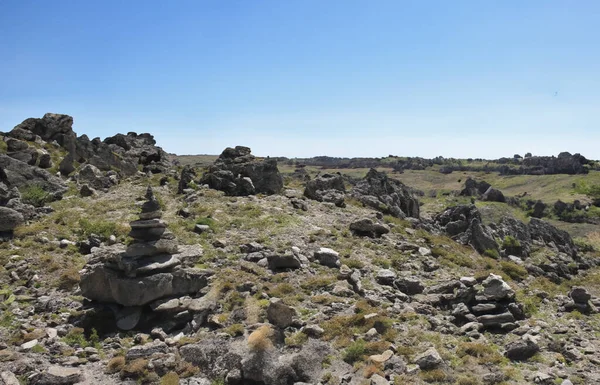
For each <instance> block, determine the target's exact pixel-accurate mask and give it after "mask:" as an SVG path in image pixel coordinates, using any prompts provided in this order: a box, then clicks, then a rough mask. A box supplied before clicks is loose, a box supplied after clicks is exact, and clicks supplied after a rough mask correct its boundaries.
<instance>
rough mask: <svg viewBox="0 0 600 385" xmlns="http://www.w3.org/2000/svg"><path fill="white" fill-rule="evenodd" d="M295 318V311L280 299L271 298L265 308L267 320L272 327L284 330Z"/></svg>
mask: <svg viewBox="0 0 600 385" xmlns="http://www.w3.org/2000/svg"><path fill="white" fill-rule="evenodd" d="M295 316H296V310H295V309H294V308H293V307H291V306H288V305H286V304H285V303H284V302H283V300H281V299H280V298H271V300H270V301H269V307H267V319H268V320H269V322H270V323H272V324H273V325H275V326H277V327H280V328H286V327H288V326H290V325H291V324H292V322H293V320H294V317H295Z"/></svg>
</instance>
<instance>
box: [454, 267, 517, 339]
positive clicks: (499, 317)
mask: <svg viewBox="0 0 600 385" xmlns="http://www.w3.org/2000/svg"><path fill="white" fill-rule="evenodd" d="M482 286H483V288H482V290H480V291H479V292H478V293H477V295H476V296H475V298H474V299H473V300H471V301H469V302H468V303H459V304H458V305H457V306H456V307H455V308H454V310H453V311H452V315H453V316H454V317H455V322H456V323H458V324H463V325H462V328H463V330H464V331H465V332H468V331H470V330H472V331H477V330H481V329H488V330H490V329H493V330H498V331H504V332H508V331H511V330H514V329H516V328H517V327H518V325H517V324H516V323H515V321H517V320H522V319H525V314H524V312H523V309H522V307H521V306H520V305H519V304H518V303H517V302H516V301H515V292H514V290H513V289H512V288H511V287H510V286H509V285H508V284H507V283H506V282H504V280H503V279H502V277H500V276H499V275H495V274H490V275H489V276H488V277H487V278H486V279H485V280H484V281H483V282H482ZM467 334H468V333H467Z"/></svg>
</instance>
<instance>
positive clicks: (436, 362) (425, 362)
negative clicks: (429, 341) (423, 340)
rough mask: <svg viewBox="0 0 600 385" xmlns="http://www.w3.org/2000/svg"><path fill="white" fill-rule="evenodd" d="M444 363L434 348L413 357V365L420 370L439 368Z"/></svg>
mask: <svg viewBox="0 0 600 385" xmlns="http://www.w3.org/2000/svg"><path fill="white" fill-rule="evenodd" d="M443 362H444V361H443V360H442V357H441V356H440V354H439V353H438V352H437V350H435V348H430V349H428V350H426V351H425V352H423V353H421V354H419V355H418V356H416V357H415V363H416V364H417V365H419V368H421V369H422V370H430V369H435V368H437V367H439V366H440V365H441V364H442V363H443Z"/></svg>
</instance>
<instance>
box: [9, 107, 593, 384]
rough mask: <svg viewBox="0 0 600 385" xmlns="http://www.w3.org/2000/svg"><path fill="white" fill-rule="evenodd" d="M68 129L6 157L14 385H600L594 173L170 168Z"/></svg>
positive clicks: (201, 164) (156, 152)
mask: <svg viewBox="0 0 600 385" xmlns="http://www.w3.org/2000/svg"><path fill="white" fill-rule="evenodd" d="M57 117H60V118H57ZM69 118H70V117H67V115H60V116H59V115H53V114H48V115H47V116H45V117H44V118H42V119H39V120H34V121H30V120H26V121H25V122H24V123H22V124H21V125H18V126H17V128H18V129H17V128H15V129H14V130H12V131H11V132H8V133H6V134H5V135H4V136H3V137H2V140H0V210H2V211H0V213H2V215H3V216H2V218H1V219H0V226H1V227H0V229H1V230H0V231H1V232H2V233H1V235H2V236H1V237H0V238H1V239H2V241H1V242H0V261H1V265H2V268H1V269H0V282H1V284H2V288H1V291H0V299H1V301H2V302H1V305H0V308H1V309H2V314H1V316H0V317H1V318H0V341H1V342H0V372H1V377H0V378H2V380H3V381H4V383H6V384H11V385H12V384H16V383H23V384H74V383H82V384H114V383H132V384H133V383H148V384H151V383H153V384H154V383H155V384H188V385H192V384H214V385H217V384H230V385H234V384H265V385H268V384H282V385H283V384H286V385H287V384H297V385H300V384H306V383H308V384H331V385H333V384H377V385H379V384H458V385H469V384H563V385H568V384H569V383H571V384H595V383H599V382H600V370H598V365H599V364H600V315H599V314H598V306H600V229H599V227H598V226H599V225H598V224H596V223H595V222H594V220H595V218H594V216H595V210H596V206H594V204H595V203H596V202H594V199H593V197H592V196H591V195H590V194H589V192H590V190H589V188H588V187H589V186H593V185H600V172H599V171H596V170H595V169H594V168H593V167H586V170H585V173H579V174H570V175H569V174H560V173H558V174H551V175H548V174H545V175H528V174H520V175H506V174H502V173H501V172H498V171H473V170H470V171H467V170H465V171H460V170H454V171H452V173H441V172H440V170H439V168H440V165H436V166H435V167H430V168H426V169H423V170H411V169H404V170H403V172H402V173H400V172H398V169H397V168H396V171H397V172H394V169H393V168H392V167H389V166H387V167H384V166H381V165H379V167H376V168H373V169H371V168H370V167H371V166H369V167H367V168H351V169H348V168H339V167H335V168H324V167H323V166H316V165H304V166H303V167H298V166H297V164H288V163H286V161H283V162H282V160H281V159H280V160H279V162H278V161H277V160H276V159H262V158H256V157H254V156H253V155H252V154H251V150H250V149H249V148H246V147H241V146H238V147H235V148H227V149H225V150H224V151H223V153H222V154H221V155H220V156H218V157H217V156H214V157H213V156H199V157H192V156H189V157H175V160H176V162H174V163H173V162H172V160H173V157H172V156H170V155H167V154H166V153H164V151H162V149H160V147H157V146H156V143H155V142H154V140H153V138H152V136H151V135H149V134H139V135H138V134H134V133H130V134H128V135H117V136H115V137H113V138H107V139H106V140H104V141H101V140H100V139H93V140H91V141H90V140H89V139H88V138H87V137H84V136H77V135H76V134H75V133H74V132H73V131H72V127H71V126H72V118H70V119H69ZM26 122H27V123H26ZM57 122H58V123H57ZM25 123H26V124H25ZM42 128H43V129H42ZM50 128H52V129H53V130H50ZM17 136H18V138H17ZM34 153H35V154H37V155H32V154H34ZM42 158H44V159H46V160H48V159H47V158H49V159H50V163H48V162H46V161H45V162H43V163H42V162H41V159H42ZM61 165H62V166H63V167H61ZM46 166H48V167H46ZM66 166H69V167H66ZM588 166H589V165H588ZM468 178H471V179H470V180H471V181H472V182H467V180H468ZM484 181H485V182H487V184H489V186H488V185H487V184H484V183H483V182H484ZM469 183H471V184H469ZM482 186H485V188H483V187H482ZM480 190H485V191H483V192H482V191H480ZM463 191H465V192H463ZM499 192H500V193H501V194H499ZM524 193H526V194H524ZM501 198H502V199H501ZM529 200H531V201H532V202H533V204H532V205H531V207H529V206H528V203H527V201H529ZM559 200H560V201H561V202H565V203H568V204H571V206H569V207H567V208H564V209H562V210H558V209H557V208H556V207H557V206H556V205H555V203H556V202H557V201H559ZM575 201H579V202H580V203H579V204H577V205H575V204H574V202H575ZM538 202H540V204H542V205H540V204H538ZM559 206H560V205H559ZM575 206H577V207H575ZM536 207H537V209H536ZM560 207H562V206H560ZM557 210H558V211H557ZM569 210H570V211H569ZM566 212H570V213H574V214H571V215H570V216H567V215H565V214H564V213H566ZM538 214H539V215H538ZM575 214H577V215H578V217H577V218H579V217H582V218H583V219H582V220H581V222H569V221H568V220H570V219H573V218H575V217H576V215H575ZM561 229H562V230H566V231H562V230H561ZM11 381H12V382H11ZM15 381H17V382H15Z"/></svg>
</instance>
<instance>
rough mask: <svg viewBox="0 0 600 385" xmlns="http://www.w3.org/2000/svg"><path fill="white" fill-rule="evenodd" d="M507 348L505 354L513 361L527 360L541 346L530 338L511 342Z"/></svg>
mask: <svg viewBox="0 0 600 385" xmlns="http://www.w3.org/2000/svg"><path fill="white" fill-rule="evenodd" d="M505 349H506V352H505V353H504V355H505V356H506V357H507V358H508V359H510V360H512V361H526V360H527V359H529V358H531V357H532V356H533V355H534V354H536V353H537V352H539V351H540V347H539V346H538V345H537V344H536V343H535V342H533V341H532V340H531V339H528V338H524V339H520V340H517V341H514V342H511V343H509V344H508V345H506V347H505Z"/></svg>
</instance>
